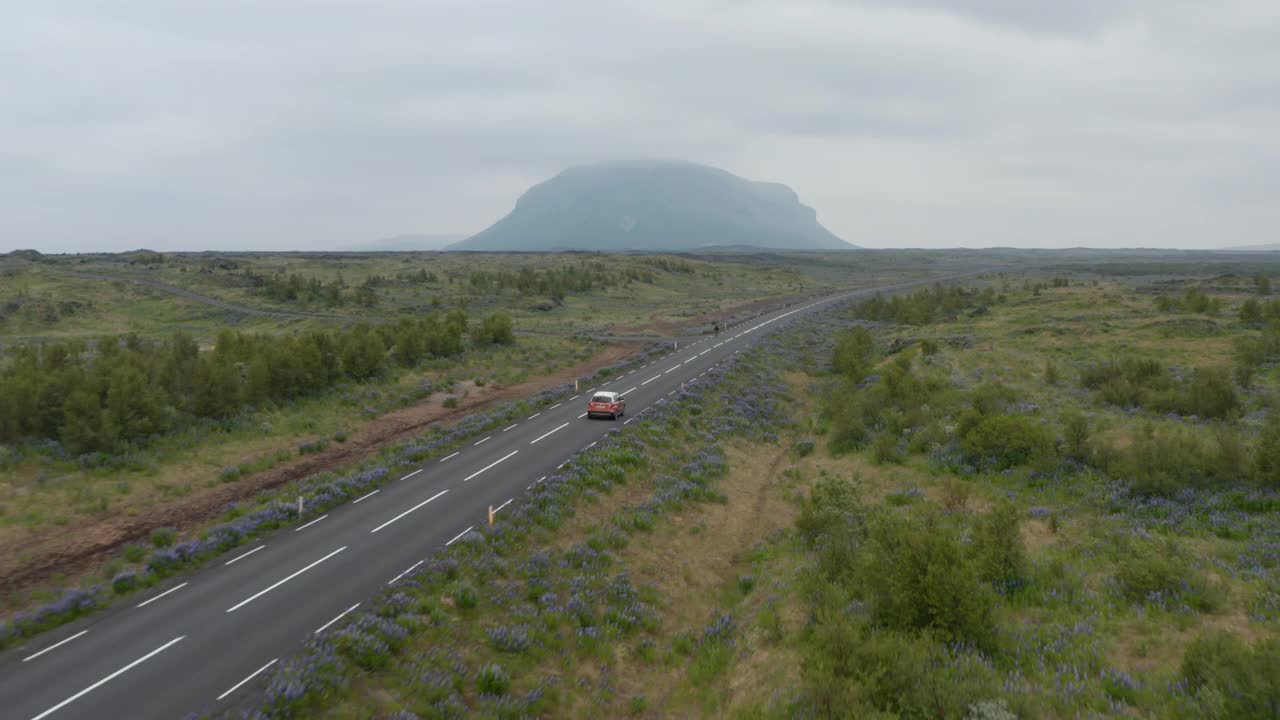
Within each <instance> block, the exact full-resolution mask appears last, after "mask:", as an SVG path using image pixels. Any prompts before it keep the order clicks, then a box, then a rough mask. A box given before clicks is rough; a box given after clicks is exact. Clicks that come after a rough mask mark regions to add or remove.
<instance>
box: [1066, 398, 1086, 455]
mask: <svg viewBox="0 0 1280 720" xmlns="http://www.w3.org/2000/svg"><path fill="white" fill-rule="evenodd" d="M1062 436H1063V441H1064V442H1065V444H1066V451H1067V455H1068V456H1069V457H1071V458H1074V459H1076V460H1083V459H1085V458H1086V457H1088V455H1089V420H1088V418H1086V417H1085V416H1084V415H1083V414H1081V413H1080V412H1077V411H1075V410H1069V411H1067V412H1065V413H1063V415H1062Z"/></svg>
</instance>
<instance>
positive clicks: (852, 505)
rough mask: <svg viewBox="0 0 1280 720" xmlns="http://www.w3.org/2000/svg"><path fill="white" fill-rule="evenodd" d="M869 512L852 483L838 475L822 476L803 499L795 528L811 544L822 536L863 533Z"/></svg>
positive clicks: (810, 545)
mask: <svg viewBox="0 0 1280 720" xmlns="http://www.w3.org/2000/svg"><path fill="white" fill-rule="evenodd" d="M865 525H866V511H865V510H864V509H863V507H862V501H861V500H859V499H858V492H857V490H856V489H855V488H854V486H853V483H850V482H849V481H847V480H842V479H839V478H823V479H821V480H819V481H818V482H817V483H815V484H814V486H813V490H812V491H811V492H810V493H809V497H808V498H806V499H804V500H802V501H801V505H800V515H799V516H798V517H797V518H796V529H797V530H799V531H800V537H801V538H802V539H804V541H805V543H806V544H808V545H809V547H814V546H816V545H817V543H818V541H819V539H820V538H822V537H823V536H830V535H838V534H842V533H846V532H850V531H852V532H854V533H856V534H859V535H861V534H863V532H864V530H865Z"/></svg>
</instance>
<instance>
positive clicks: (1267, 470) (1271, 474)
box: [1253, 409, 1280, 487]
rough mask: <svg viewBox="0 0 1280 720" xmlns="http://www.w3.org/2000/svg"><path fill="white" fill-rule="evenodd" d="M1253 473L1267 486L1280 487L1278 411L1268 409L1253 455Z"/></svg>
mask: <svg viewBox="0 0 1280 720" xmlns="http://www.w3.org/2000/svg"><path fill="white" fill-rule="evenodd" d="M1253 475H1254V477H1255V478H1256V479H1257V480H1258V482H1260V483H1262V484H1263V485H1266V486H1268V487H1280V412H1277V411H1276V410H1275V409H1272V410H1270V411H1268V413H1267V423H1266V425H1264V426H1263V428H1262V432H1261V433H1260V434H1259V436H1258V444H1257V445H1256V449H1255V451H1254V455H1253Z"/></svg>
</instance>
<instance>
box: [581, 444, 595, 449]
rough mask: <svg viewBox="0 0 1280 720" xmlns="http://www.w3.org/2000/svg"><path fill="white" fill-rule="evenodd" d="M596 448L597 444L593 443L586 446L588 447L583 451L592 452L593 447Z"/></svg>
mask: <svg viewBox="0 0 1280 720" xmlns="http://www.w3.org/2000/svg"><path fill="white" fill-rule="evenodd" d="M595 446H596V444H595V443H591V444H590V445H588V446H586V447H584V448H582V449H583V450H590V449H591V448H593V447H595Z"/></svg>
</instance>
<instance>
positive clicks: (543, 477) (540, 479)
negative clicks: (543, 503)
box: [534, 475, 547, 485]
mask: <svg viewBox="0 0 1280 720" xmlns="http://www.w3.org/2000/svg"><path fill="white" fill-rule="evenodd" d="M546 479H547V476H546V475H543V476H542V477H540V478H538V482H536V483H534V485H537V484H538V483H540V482H542V481H543V480H546Z"/></svg>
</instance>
